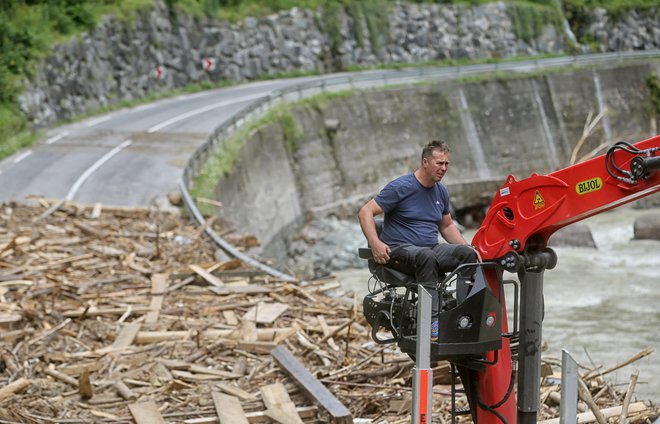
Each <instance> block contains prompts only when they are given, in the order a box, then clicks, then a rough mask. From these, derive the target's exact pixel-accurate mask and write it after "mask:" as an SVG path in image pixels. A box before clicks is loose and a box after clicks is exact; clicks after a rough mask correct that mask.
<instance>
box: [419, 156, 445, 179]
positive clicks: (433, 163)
mask: <svg viewBox="0 0 660 424" xmlns="http://www.w3.org/2000/svg"><path fill="white" fill-rule="evenodd" d="M422 168H423V169H424V172H425V173H426V174H427V175H428V176H429V177H431V178H433V181H435V182H438V181H440V180H441V179H442V177H444V176H445V174H446V173H447V168H449V153H447V152H443V151H441V150H434V151H433V155H432V156H430V157H427V158H424V159H423V161H422Z"/></svg>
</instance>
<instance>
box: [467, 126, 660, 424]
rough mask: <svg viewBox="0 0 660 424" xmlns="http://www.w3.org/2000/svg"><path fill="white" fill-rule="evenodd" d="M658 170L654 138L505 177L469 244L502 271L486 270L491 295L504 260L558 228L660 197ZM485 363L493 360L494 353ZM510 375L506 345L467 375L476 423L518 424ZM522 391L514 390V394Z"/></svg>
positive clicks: (542, 244) (537, 247)
mask: <svg viewBox="0 0 660 424" xmlns="http://www.w3.org/2000/svg"><path fill="white" fill-rule="evenodd" d="M626 146H627V147H626ZM656 155H657V156H656ZM635 158H639V159H635ZM659 168H660V136H655V137H653V138H650V139H648V140H644V141H641V142H638V143H636V144H634V145H629V144H622V145H621V146H620V147H619V148H616V145H615V147H613V148H612V149H610V151H608V153H607V154H604V155H601V156H599V157H596V158H593V159H590V160H588V161H585V162H582V163H579V164H576V165H573V166H569V167H567V168H565V169H561V170H559V171H556V172H552V173H550V174H548V175H537V174H533V175H532V176H530V177H529V178H526V179H523V180H520V181H518V180H516V179H515V178H514V177H513V176H509V177H508V178H507V180H506V182H505V183H504V185H503V186H502V187H501V188H500V189H499V190H498V192H497V194H496V195H495V198H494V199H493V202H492V204H491V206H490V209H489V211H488V214H487V215H486V217H485V219H484V221H483V223H482V225H481V227H480V228H479V230H478V232H477V233H476V235H475V236H474V239H473V240H472V244H473V245H474V246H475V247H476V248H477V249H478V251H479V252H480V254H481V257H482V259H483V260H484V262H487V261H494V262H497V263H499V264H501V265H502V266H503V267H502V269H490V270H486V271H485V273H486V279H487V281H488V284H489V286H490V288H491V290H492V291H493V293H503V291H502V290H501V287H500V286H501V284H502V273H503V269H506V266H504V265H505V264H506V263H507V258H509V259H511V258H512V255H513V256H516V257H517V255H521V256H524V255H525V254H526V253H528V252H532V251H541V250H543V249H545V248H546V246H547V242H548V239H549V237H550V236H551V235H552V234H553V233H554V232H555V231H557V230H559V229H560V228H562V227H565V226H567V225H570V224H572V223H574V222H577V221H580V220H583V219H585V218H588V217H590V216H593V215H596V214H599V213H601V212H604V211H607V210H610V209H613V208H615V207H617V206H620V205H623V204H625V203H628V202H631V201H633V200H636V199H640V198H642V197H645V196H648V195H650V194H653V193H655V192H658V191H660V172H655V170H657V169H659ZM512 252H515V254H514V253H512ZM502 296H503V295H502ZM500 301H501V304H502V332H503V333H506V332H508V331H509V330H508V325H507V322H506V306H505V303H506V302H505V301H504V299H500ZM489 359H490V360H493V359H494V355H493V353H492V352H491V353H489ZM511 370H512V361H511V351H510V346H509V341H508V340H507V339H504V340H503V343H502V349H501V350H500V351H499V352H498V358H497V360H496V361H495V364H494V365H489V366H487V367H486V369H485V371H484V372H476V373H475V374H473V375H474V377H473V380H474V381H471V382H470V385H471V386H472V387H474V389H475V391H476V393H477V396H478V401H479V402H478V403H479V405H473V406H472V409H475V408H476V409H477V412H476V419H477V422H478V423H479V424H491V423H492V424H494V423H502V422H503V419H504V420H506V423H507V424H514V423H516V422H517V418H516V417H517V415H516V414H517V411H516V396H515V394H513V395H508V394H507V392H510V391H511V375H512V374H511ZM523 390H526V388H525V387H518V391H519V392H520V391H523ZM475 403H476V402H475ZM484 405H490V406H491V407H492V408H484V407H483V406H484ZM489 409H491V410H489ZM493 410H494V411H495V412H496V413H494V412H493ZM498 415H500V416H498Z"/></svg>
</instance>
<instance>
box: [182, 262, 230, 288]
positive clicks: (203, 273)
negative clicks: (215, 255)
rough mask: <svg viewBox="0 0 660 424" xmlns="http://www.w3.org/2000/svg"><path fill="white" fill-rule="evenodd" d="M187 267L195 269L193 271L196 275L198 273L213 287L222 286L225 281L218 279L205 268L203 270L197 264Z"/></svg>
mask: <svg viewBox="0 0 660 424" xmlns="http://www.w3.org/2000/svg"><path fill="white" fill-rule="evenodd" d="M189 267H190V269H192V270H193V271H195V273H196V274H197V275H199V276H200V277H202V278H203V279H204V280H206V282H207V283H209V284H211V285H213V286H215V287H224V286H225V283H224V282H223V281H222V280H221V279H219V278H218V277H216V276H215V275H213V274H211V273H210V272H208V271H207V270H205V269H204V268H202V267H201V266H199V265H189Z"/></svg>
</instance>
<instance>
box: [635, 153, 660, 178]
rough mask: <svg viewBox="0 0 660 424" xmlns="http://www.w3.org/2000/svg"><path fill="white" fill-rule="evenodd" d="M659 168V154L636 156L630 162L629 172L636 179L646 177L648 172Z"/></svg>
mask: <svg viewBox="0 0 660 424" xmlns="http://www.w3.org/2000/svg"><path fill="white" fill-rule="evenodd" d="M658 169H660V156H656V157H644V156H637V157H635V158H633V160H632V162H630V172H631V173H632V175H633V177H635V178H638V179H643V178H648V176H649V174H651V173H653V172H655V171H657V170H658Z"/></svg>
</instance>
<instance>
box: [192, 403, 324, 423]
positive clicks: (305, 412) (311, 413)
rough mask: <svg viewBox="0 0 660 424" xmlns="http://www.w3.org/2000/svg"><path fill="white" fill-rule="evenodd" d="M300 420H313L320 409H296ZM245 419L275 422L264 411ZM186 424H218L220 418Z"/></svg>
mask: <svg viewBox="0 0 660 424" xmlns="http://www.w3.org/2000/svg"><path fill="white" fill-rule="evenodd" d="M296 411H297V412H298V415H300V418H313V417H315V416H316V414H317V413H318V407H317V406H316V405H312V406H301V407H299V408H296ZM245 417H246V418H247V420H248V422H249V423H250V424H253V423H272V422H273V421H272V420H271V419H270V418H268V416H267V415H266V413H265V412H264V411H254V412H246V413H245ZM183 423H184V424H218V417H216V416H212V417H201V418H190V419H187V420H183Z"/></svg>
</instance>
